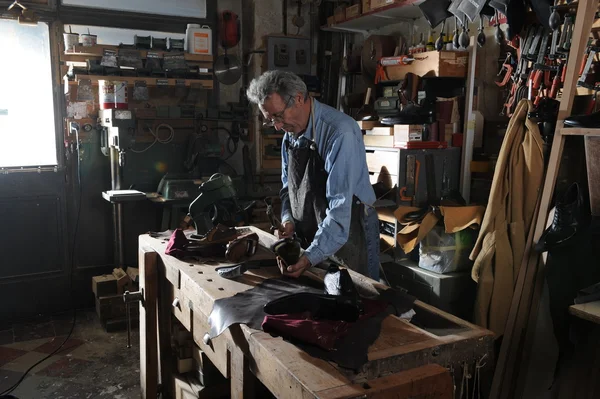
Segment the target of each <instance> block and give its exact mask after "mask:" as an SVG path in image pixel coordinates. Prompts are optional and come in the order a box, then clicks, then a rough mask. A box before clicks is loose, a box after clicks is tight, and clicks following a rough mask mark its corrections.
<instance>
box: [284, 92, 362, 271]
mask: <svg viewBox="0 0 600 399" xmlns="http://www.w3.org/2000/svg"><path fill="white" fill-rule="evenodd" d="M311 120H312V131H313V137H314V139H315V140H313V141H312V142H311V144H310V145H309V146H301V147H299V148H292V146H291V145H290V144H289V142H288V141H287V140H286V141H285V146H286V150H287V154H288V194H289V198H290V206H291V208H292V217H293V218H294V223H295V229H296V234H297V235H298V237H299V238H300V239H301V241H302V244H303V245H302V246H303V248H305V249H306V248H307V247H308V245H310V243H311V242H312V241H313V239H314V237H315V234H316V233H317V230H318V227H319V224H320V223H321V222H322V221H323V220H324V219H325V217H326V216H327V208H328V202H327V196H326V187H327V177H328V173H327V172H326V171H325V162H324V161H323V158H321V156H320V155H319V152H318V150H317V145H316V143H315V141H316V138H317V131H316V129H315V121H314V101H313V100H312V99H311ZM351 212H352V215H351V221H350V234H349V236H348V241H346V243H345V244H344V245H343V246H342V248H340V249H339V250H338V252H336V253H335V256H333V257H332V258H333V259H334V260H337V261H339V262H340V263H343V264H344V265H345V266H347V267H348V268H350V269H352V270H354V271H356V272H358V273H361V274H363V275H365V276H369V273H368V254H367V241H366V234H365V229H364V218H365V206H364V205H363V204H362V203H361V202H360V201H359V200H358V198H357V197H356V196H353V197H352V211H351ZM313 266H316V265H313Z"/></svg>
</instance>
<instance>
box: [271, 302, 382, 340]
mask: <svg viewBox="0 0 600 399" xmlns="http://www.w3.org/2000/svg"><path fill="white" fill-rule="evenodd" d="M363 303H364V307H365V313H364V314H362V315H361V316H360V317H359V319H358V321H361V320H365V319H368V318H370V317H373V316H375V315H377V314H379V313H381V312H383V311H384V310H385V309H386V307H387V305H388V303H387V302H384V301H378V300H370V299H363ZM311 316H312V315H311V313H310V312H304V313H296V314H282V315H269V316H266V317H265V319H264V320H263V323H262V329H263V331H265V332H268V333H270V334H273V335H279V336H282V337H284V338H292V339H296V340H298V341H300V342H303V343H307V344H312V345H316V346H318V347H320V348H322V349H325V350H327V351H331V350H333V349H334V348H335V344H336V342H337V341H338V340H339V339H340V338H342V337H343V336H344V335H346V333H347V332H348V330H349V329H350V328H352V327H353V326H354V325H355V324H356V322H351V323H349V322H345V321H341V320H339V321H333V320H313V319H312V317H311ZM358 321H357V322H358Z"/></svg>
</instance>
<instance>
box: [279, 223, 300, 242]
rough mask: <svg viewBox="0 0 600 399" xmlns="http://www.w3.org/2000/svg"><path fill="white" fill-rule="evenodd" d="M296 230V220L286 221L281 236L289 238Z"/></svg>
mask: <svg viewBox="0 0 600 399" xmlns="http://www.w3.org/2000/svg"><path fill="white" fill-rule="evenodd" d="M295 230H296V226H294V222H289V221H288V222H285V223H284V224H283V231H281V232H279V236H280V237H281V238H288V237H292V236H293V235H294V232H295Z"/></svg>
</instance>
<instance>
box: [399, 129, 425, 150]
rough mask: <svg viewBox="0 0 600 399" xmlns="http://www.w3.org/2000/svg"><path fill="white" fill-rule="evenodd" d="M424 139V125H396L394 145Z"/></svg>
mask: <svg viewBox="0 0 600 399" xmlns="http://www.w3.org/2000/svg"><path fill="white" fill-rule="evenodd" d="M422 139H423V125H394V145H397V144H396V143H407V142H410V141H421V140H422Z"/></svg>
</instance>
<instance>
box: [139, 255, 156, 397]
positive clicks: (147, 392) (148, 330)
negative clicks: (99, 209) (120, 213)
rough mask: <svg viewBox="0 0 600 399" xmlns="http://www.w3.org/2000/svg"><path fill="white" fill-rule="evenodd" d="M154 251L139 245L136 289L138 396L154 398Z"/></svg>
mask: <svg viewBox="0 0 600 399" xmlns="http://www.w3.org/2000/svg"><path fill="white" fill-rule="evenodd" d="M157 260H158V254H157V253H156V252H148V251H146V250H144V249H140V252H139V268H140V290H141V291H142V292H143V295H144V304H143V305H142V304H141V303H140V305H139V306H140V389H141V397H142V399H155V398H156V397H157V395H158V335H157V333H158V326H157V316H158V314H157V306H156V300H157V289H158V273H157V270H156V269H157Z"/></svg>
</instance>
